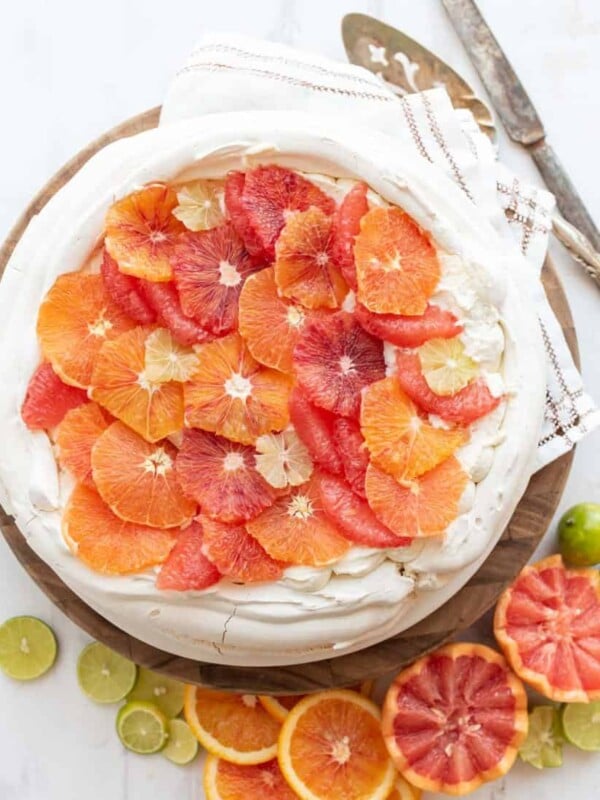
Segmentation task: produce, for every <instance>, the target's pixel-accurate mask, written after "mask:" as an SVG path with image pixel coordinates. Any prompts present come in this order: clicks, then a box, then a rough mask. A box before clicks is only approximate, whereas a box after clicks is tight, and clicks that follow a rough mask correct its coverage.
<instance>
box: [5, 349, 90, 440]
mask: <svg viewBox="0 0 600 800" xmlns="http://www.w3.org/2000/svg"><path fill="white" fill-rule="evenodd" d="M86 400H87V394H86V392H85V391H84V390H83V389H78V388H77V387H75V386H69V385H68V384H66V383H63V382H62V381H61V379H60V378H59V377H58V375H57V374H56V372H54V370H53V369H52V366H51V365H50V364H49V363H48V362H47V361H44V362H43V363H42V364H40V365H39V367H38V368H37V369H36V371H35V372H34V373H33V375H32V376H31V378H30V379H29V383H28V384H27V391H26V393H25V399H24V400H23V404H22V406H21V419H22V420H23V422H24V423H25V425H27V427H28V428H29V430H32V431H35V430H43V429H48V428H53V427H54V426H55V425H58V424H59V423H60V422H61V421H62V419H63V418H64V416H65V415H66V414H67V413H68V412H69V411H70V410H71V409H74V408H77V407H78V406H81V404H82V403H85V402H86Z"/></svg>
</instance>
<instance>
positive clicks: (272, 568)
mask: <svg viewBox="0 0 600 800" xmlns="http://www.w3.org/2000/svg"><path fill="white" fill-rule="evenodd" d="M200 521H201V523H202V529H203V531H204V540H203V545H202V549H203V552H204V554H205V555H206V556H207V558H208V559H209V560H210V561H212V563H213V564H214V565H215V566H216V567H217V569H218V570H219V572H221V573H222V574H223V575H227V577H228V578H231V580H233V581H241V582H242V583H258V582H260V581H276V580H278V579H279V578H280V577H281V573H282V572H283V568H284V567H285V566H286V564H282V563H281V562H280V561H275V560H274V559H273V558H271V556H270V555H269V554H268V553H267V552H266V551H265V549H264V548H263V547H262V546H261V545H260V544H259V543H258V542H257V541H256V539H255V538H254V537H253V536H250V534H249V533H248V531H247V530H246V528H245V527H244V526H243V525H232V524H227V523H224V522H218V521H217V520H214V519H210V517H201V518H200Z"/></svg>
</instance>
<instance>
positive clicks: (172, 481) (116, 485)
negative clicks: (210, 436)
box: [92, 422, 197, 528]
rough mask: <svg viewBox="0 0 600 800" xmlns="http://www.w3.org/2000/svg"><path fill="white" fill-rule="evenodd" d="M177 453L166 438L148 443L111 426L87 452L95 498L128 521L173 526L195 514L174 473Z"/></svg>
mask: <svg viewBox="0 0 600 800" xmlns="http://www.w3.org/2000/svg"><path fill="white" fill-rule="evenodd" d="M176 455H177V449H176V448H175V447H174V446H173V445H172V444H171V443H170V442H169V441H167V440H166V439H165V440H163V441H162V442H157V443H155V444H150V443H149V442H147V441H146V440H145V439H142V437H141V436H139V435H138V434H137V433H135V431H132V430H131V428H128V427H127V425H124V424H123V423H122V422H113V424H112V425H111V426H110V427H109V428H107V429H106V430H105V431H104V433H102V434H101V436H100V437H99V438H98V440H97V441H96V444H95V445H94V447H93V449H92V473H93V477H94V483H95V484H96V488H97V489H98V493H99V494H100V497H101V498H102V499H103V500H104V502H105V503H106V504H107V505H108V506H109V507H110V509H111V511H112V512H113V513H114V514H116V515H117V516H118V517H120V518H121V519H124V520H126V521H127V522H138V523H140V524H141V525H150V526H151V527H153V528H177V527H180V526H181V525H184V524H185V523H186V522H189V521H190V520H191V518H192V517H193V516H194V514H195V513H196V508H197V506H196V503H195V501H194V500H191V499H190V498H189V497H186V495H185V494H184V493H183V491H182V489H181V486H180V485H179V481H178V480H177V475H176V473H175V457H176Z"/></svg>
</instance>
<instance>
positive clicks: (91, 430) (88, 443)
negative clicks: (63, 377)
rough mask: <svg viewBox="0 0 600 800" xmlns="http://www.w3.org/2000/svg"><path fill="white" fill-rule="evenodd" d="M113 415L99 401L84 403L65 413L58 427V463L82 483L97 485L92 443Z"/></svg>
mask: <svg viewBox="0 0 600 800" xmlns="http://www.w3.org/2000/svg"><path fill="white" fill-rule="evenodd" d="M111 421H112V418H111V417H110V415H109V414H108V413H106V412H105V411H104V410H103V409H102V408H101V407H100V406H99V405H98V404H97V403H84V404H83V405H81V406H78V407H77V408H73V409H71V411H68V412H67V413H66V414H65V417H64V419H63V421H62V422H61V423H60V425H59V426H58V429H57V431H56V447H57V456H58V463H59V464H60V465H61V467H62V468H63V469H66V470H68V471H69V472H70V473H71V475H73V477H74V478H75V480H76V481H77V482H78V483H85V484H86V485H87V486H93V485H94V481H93V478H92V447H93V446H94V445H95V444H96V441H97V440H98V437H99V436H100V435H101V434H102V433H103V432H104V431H105V430H106V429H107V428H108V426H109V425H110V424H111Z"/></svg>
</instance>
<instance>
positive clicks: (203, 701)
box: [183, 686, 280, 764]
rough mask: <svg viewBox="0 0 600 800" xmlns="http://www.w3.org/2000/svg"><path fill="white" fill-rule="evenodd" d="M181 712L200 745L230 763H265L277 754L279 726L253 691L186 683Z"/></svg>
mask: <svg viewBox="0 0 600 800" xmlns="http://www.w3.org/2000/svg"><path fill="white" fill-rule="evenodd" d="M183 713H184V715H185V719H186V721H187V724H188V725H189V726H190V728H191V729H192V731H193V733H194V736H195V737H196V738H197V739H198V741H199V742H200V744H201V745H202V746H203V747H204V748H205V749H206V750H208V752H209V753H212V754H213V755H215V756H219V758H224V759H225V760H226V761H230V762H231V763H232V764H264V763H265V762H266V761H271V760H272V759H273V758H275V756H276V755H277V737H278V736H279V729H280V725H279V723H278V722H277V721H276V720H274V719H273V717H271V716H270V715H269V714H268V713H267V712H266V711H265V709H264V708H263V707H262V706H261V704H260V703H259V701H258V697H257V696H256V695H254V694H232V693H231V692H217V691H213V690H212V689H203V688H201V687H199V686H186V687H185V702H184V706H183Z"/></svg>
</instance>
